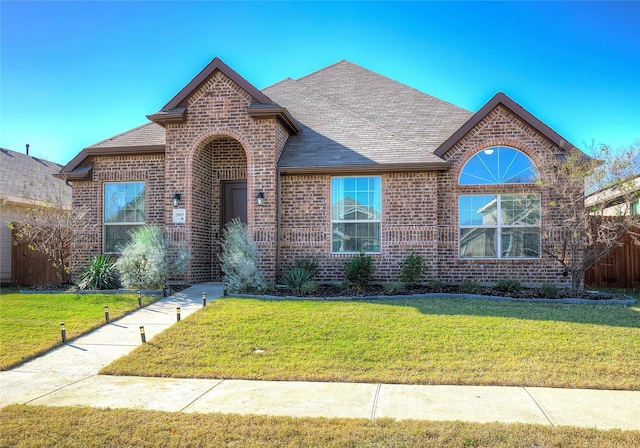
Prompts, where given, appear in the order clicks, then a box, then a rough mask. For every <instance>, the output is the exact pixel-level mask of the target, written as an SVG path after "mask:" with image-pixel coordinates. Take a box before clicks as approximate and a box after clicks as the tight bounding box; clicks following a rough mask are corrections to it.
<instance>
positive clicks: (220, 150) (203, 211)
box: [187, 135, 249, 282]
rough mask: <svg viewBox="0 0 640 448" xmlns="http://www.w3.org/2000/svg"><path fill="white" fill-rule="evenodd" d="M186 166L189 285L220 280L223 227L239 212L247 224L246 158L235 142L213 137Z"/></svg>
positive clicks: (197, 150) (230, 138) (236, 141)
mask: <svg viewBox="0 0 640 448" xmlns="http://www.w3.org/2000/svg"><path fill="white" fill-rule="evenodd" d="M187 165H188V167H189V172H190V175H189V176H188V177H187V178H188V179H189V180H190V182H189V183H188V185H187V189H188V191H189V194H188V198H189V199H188V205H187V208H188V210H189V215H190V216H189V218H188V222H189V225H190V232H189V233H190V235H191V241H190V252H191V269H190V277H191V281H192V282H202V281H211V280H220V279H221V271H220V262H219V259H218V254H219V253H220V240H221V237H222V226H223V225H224V223H225V221H227V220H229V219H231V218H233V217H235V216H234V214H237V213H242V211H244V219H245V220H246V219H247V218H246V217H247V216H248V212H249V211H248V209H247V202H246V183H247V171H248V170H247V155H246V152H245V149H244V147H243V145H242V144H241V143H240V142H239V141H238V140H236V139H234V138H232V137H230V136H227V135H216V136H212V137H211V138H209V139H206V140H203V141H201V142H200V143H199V145H198V146H196V147H195V148H194V150H193V151H192V152H191V158H190V160H188V161H187ZM243 185H244V199H243V197H242V186H243ZM225 191H226V192H227V194H225ZM242 200H244V204H243V203H241V201H242ZM225 210H226V212H225ZM234 212H235V213H234Z"/></svg>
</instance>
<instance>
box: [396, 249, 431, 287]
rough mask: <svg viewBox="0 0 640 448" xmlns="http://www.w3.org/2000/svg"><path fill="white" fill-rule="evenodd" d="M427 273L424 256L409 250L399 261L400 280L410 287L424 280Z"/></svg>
mask: <svg viewBox="0 0 640 448" xmlns="http://www.w3.org/2000/svg"><path fill="white" fill-rule="evenodd" d="M426 273H427V264H426V263H425V261H424V258H422V256H420V255H416V254H415V253H413V252H411V255H409V256H408V257H407V258H405V259H404V260H402V261H401V262H400V277H399V278H400V281H401V282H402V283H404V284H405V285H407V287H409V288H411V287H414V286H418V285H419V284H420V283H422V281H423V280H424V276H425V275H426Z"/></svg>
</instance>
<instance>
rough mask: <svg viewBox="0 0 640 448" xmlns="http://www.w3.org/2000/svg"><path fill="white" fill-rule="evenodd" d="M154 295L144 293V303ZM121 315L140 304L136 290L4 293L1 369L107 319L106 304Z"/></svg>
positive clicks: (1, 297) (0, 323)
mask: <svg viewBox="0 0 640 448" xmlns="http://www.w3.org/2000/svg"><path fill="white" fill-rule="evenodd" d="M153 300H154V298H153V297H145V296H143V304H149V303H151V302H152V301H153ZM105 305H108V306H109V316H110V318H111V319H117V318H118V317H121V316H123V315H125V314H126V313H128V312H129V311H131V310H134V309H136V308H138V297H137V295H136V294H121V295H113V294H73V293H70V294H19V293H15V292H14V291H12V290H8V291H7V290H6V289H5V288H3V291H2V294H0V347H2V350H0V370H6V369H9V368H11V367H14V366H16V365H18V364H20V363H22V362H24V361H26V360H28V359H31V358H33V357H35V356H38V355H40V354H42V353H44V352H46V351H48V350H50V349H52V348H54V347H56V346H58V345H60V344H61V343H62V341H61V336H60V322H64V323H65V329H66V332H67V340H71V339H73V338H75V337H77V336H79V335H81V334H84V333H87V332H88V331H90V330H92V329H94V328H97V327H99V326H100V325H102V324H104V323H105V316H104V306H105Z"/></svg>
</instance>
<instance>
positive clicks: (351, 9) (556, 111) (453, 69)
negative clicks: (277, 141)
mask: <svg viewBox="0 0 640 448" xmlns="http://www.w3.org/2000/svg"><path fill="white" fill-rule="evenodd" d="M0 21H1V22H0V25H1V31H0V39H1V40H0V64H1V65H0V146H1V147H3V148H8V149H13V150H16V151H24V147H25V144H26V143H29V144H30V153H31V154H32V155H36V156H41V157H44V158H47V159H50V160H53V161H56V162H59V163H62V164H65V163H67V162H68V161H69V160H70V159H71V158H73V157H74V156H75V155H76V154H77V153H78V152H79V151H80V150H81V149H82V148H84V147H86V146H89V145H91V144H93V143H95V142H97V141H100V140H102V139H105V138H107V137H110V136H112V135H114V134H117V133H119V132H123V131H125V130H127V129H130V128H132V127H135V126H137V125H140V124H142V123H144V122H146V118H145V115H148V114H151V113H154V112H156V111H157V110H159V109H160V108H161V107H162V106H163V105H164V104H165V103H166V102H168V101H169V100H170V99H171V98H172V97H173V96H174V95H175V94H176V93H177V92H178V91H179V90H180V89H181V88H182V87H184V85H186V84H187V83H188V82H189V81H190V80H191V79H192V78H193V77H194V76H195V75H196V74H197V73H198V72H199V71H200V70H201V69H202V68H203V67H204V66H205V65H206V64H207V63H208V62H209V61H210V60H211V59H213V58H214V57H215V56H219V57H220V58H222V60H224V61H225V62H226V63H227V64H228V65H230V66H231V67H232V68H233V69H234V70H236V71H237V72H238V73H240V75H242V76H243V77H244V78H246V79H247V80H248V81H249V82H251V83H252V84H253V85H254V86H256V87H258V88H260V89H262V88H264V87H267V86H268V85H271V84H273V83H276V82H278V81H280V80H282V79H284V78H287V77H291V78H298V77H300V76H304V75H306V74H308V73H311V72H313V71H316V70H318V69H321V68H323V67H325V66H327V65H330V64H332V63H334V62H337V61H339V60H341V59H348V60H350V61H352V62H355V63H357V64H360V65H362V66H364V67H366V68H368V69H371V70H373V71H375V72H378V73H381V74H383V75H385V76H389V77H390V78H393V79H395V80H397V81H400V82H402V83H405V84H408V85H410V86H412V87H414V88H416V89H419V90H421V91H423V92H425V93H428V94H430V95H433V96H436V97H438V98H441V99H443V100H445V101H449V102H451V103H453V104H456V105H458V106H461V107H464V108H466V109H469V110H471V111H473V112H475V111H477V110H478V109H479V108H480V107H481V106H482V105H483V104H484V103H485V102H486V101H488V100H489V99H490V98H491V97H492V96H493V95H494V94H495V93H496V92H498V91H503V92H505V93H506V94H507V95H509V96H510V97H511V98H512V99H514V100H515V101H516V102H518V103H520V104H521V105H522V106H523V107H525V108H526V109H527V110H529V111H530V112H531V113H533V114H534V115H536V116H537V117H538V118H540V119H541V120H542V121H544V122H545V123H546V124H548V125H549V126H551V127H552V128H553V129H554V130H556V131H557V132H558V133H560V134H561V135H562V136H563V137H565V138H566V139H567V140H569V141H570V142H571V143H573V144H575V145H577V146H579V147H584V146H585V143H590V142H591V141H595V142H596V143H606V144H609V145H612V146H614V147H620V146H624V145H630V144H632V143H633V142H634V141H636V140H638V139H640V33H638V31H637V30H638V26H639V24H640V3H637V2H491V3H484V2H463V3H456V2H352V3H343V2H318V3H316V2H213V1H198V2H168V1H167V2H154V1H136V2H126V1H107V2H88V1H87V2H82V1H69V2H53V1H45V2H32V1H20V2H13V1H6V0H2V1H1V2H0Z"/></svg>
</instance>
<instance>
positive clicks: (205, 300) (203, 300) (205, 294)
mask: <svg viewBox="0 0 640 448" xmlns="http://www.w3.org/2000/svg"><path fill="white" fill-rule="evenodd" d="M202 306H207V293H206V292H203V293H202Z"/></svg>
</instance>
